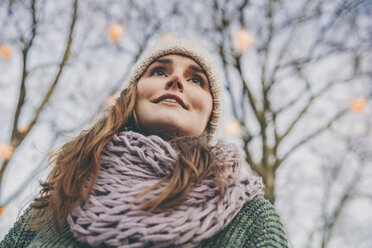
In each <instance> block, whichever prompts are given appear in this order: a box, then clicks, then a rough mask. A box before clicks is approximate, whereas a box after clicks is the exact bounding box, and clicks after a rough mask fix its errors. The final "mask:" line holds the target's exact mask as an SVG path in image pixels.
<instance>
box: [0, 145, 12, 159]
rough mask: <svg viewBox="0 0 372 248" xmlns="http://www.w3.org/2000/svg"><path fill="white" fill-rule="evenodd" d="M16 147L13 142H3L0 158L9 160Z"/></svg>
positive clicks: (0, 147) (0, 148)
mask: <svg viewBox="0 0 372 248" xmlns="http://www.w3.org/2000/svg"><path fill="white" fill-rule="evenodd" d="M13 151H14V148H13V146H12V145H11V144H3V145H1V146H0V158H2V159H4V160H9V159H10V158H11V157H12V155H13Z"/></svg>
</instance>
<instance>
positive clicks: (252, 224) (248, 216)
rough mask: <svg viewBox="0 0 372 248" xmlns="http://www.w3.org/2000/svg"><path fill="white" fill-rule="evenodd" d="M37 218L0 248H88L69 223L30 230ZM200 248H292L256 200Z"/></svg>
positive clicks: (22, 222) (27, 218)
mask: <svg viewBox="0 0 372 248" xmlns="http://www.w3.org/2000/svg"><path fill="white" fill-rule="evenodd" d="M33 216H34V215H33V210H32V209H31V208H28V209H27V210H26V211H25V213H24V214H23V215H22V216H21V217H20V219H19V220H18V221H17V222H16V223H15V225H14V227H13V228H11V229H10V231H9V233H8V234H7V235H6V236H5V238H4V240H3V241H1V242H0V247H1V248H8V247H9V248H10V247H11V248H13V247H14V248H22V247H28V248H31V247H33V248H36V247H43V248H44V247H45V248H47V247H50V248H52V247H53V248H56V247H60V248H62V247H63V248H76V247H79V248H80V247H88V246H87V245H83V244H81V243H79V241H77V240H76V239H75V238H74V236H73V234H72V233H71V232H70V230H69V225H68V223H67V222H66V223H65V225H64V226H63V229H62V232H61V233H60V234H55V235H53V234H50V232H49V231H50V230H51V229H50V228H51V227H48V226H47V227H44V228H43V229H41V230H39V231H36V232H35V231H32V230H30V229H29V226H30V223H31V222H32V218H33ZM198 247H218V248H222V247H231V248H232V247H234V248H240V247H241V248H243V247H244V248H245V247H288V242H287V239H286V234H285V232H284V228H283V225H282V224H281V222H280V218H279V215H278V214H277V212H276V211H275V209H274V207H273V206H272V205H271V204H270V202H269V201H267V200H265V199H264V198H262V197H256V198H254V199H253V200H252V201H250V202H249V203H247V204H246V205H245V206H244V207H243V208H242V210H241V211H240V212H239V213H238V215H237V216H236V217H235V218H234V219H233V220H232V221H231V223H230V224H229V225H228V226H227V227H226V228H224V229H223V230H222V231H221V232H219V233H217V234H216V235H215V236H213V237H212V238H210V239H208V240H204V241H203V242H201V243H200V244H199V246H198Z"/></svg>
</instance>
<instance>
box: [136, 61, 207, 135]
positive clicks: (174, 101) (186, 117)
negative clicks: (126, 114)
mask: <svg viewBox="0 0 372 248" xmlns="http://www.w3.org/2000/svg"><path fill="white" fill-rule="evenodd" d="M212 107H213V102H212V95H211V92H210V89H209V83H208V79H207V76H206V75H205V73H204V72H203V70H202V69H201V67H200V66H199V65H198V64H197V63H196V62H195V61H194V60H192V59H191V58H188V57H185V56H181V55H167V56H163V57H160V58H159V59H157V60H156V61H154V62H153V63H152V64H151V65H150V66H149V67H148V68H147V69H146V71H145V72H144V74H143V75H142V77H141V78H140V80H139V81H138V84H137V104H136V114H137V118H138V121H139V125H140V128H141V130H143V131H144V132H145V133H148V134H157V135H159V136H161V137H163V138H170V137H172V136H173V135H174V134H176V135H190V136H199V135H201V134H202V132H203V131H204V130H205V128H206V126H207V123H208V121H209V118H210V116H211V113H212Z"/></svg>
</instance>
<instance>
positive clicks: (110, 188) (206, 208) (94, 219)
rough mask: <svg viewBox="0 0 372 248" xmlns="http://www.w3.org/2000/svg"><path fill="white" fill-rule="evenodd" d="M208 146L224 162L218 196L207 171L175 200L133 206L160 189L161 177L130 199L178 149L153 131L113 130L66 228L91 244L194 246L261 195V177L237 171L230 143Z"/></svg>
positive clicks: (166, 169)
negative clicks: (149, 207) (161, 205)
mask: <svg viewBox="0 0 372 248" xmlns="http://www.w3.org/2000/svg"><path fill="white" fill-rule="evenodd" d="M213 152H214V153H215V155H216V156H217V157H218V158H225V164H224V165H227V166H228V168H229V169H228V170H226V176H227V177H226V178H228V184H227V185H228V186H227V188H226V191H225V195H224V197H223V200H221V201H219V193H218V186H217V183H216V181H215V179H214V178H213V176H210V177H207V178H206V179H205V180H204V181H203V182H202V183H201V184H199V185H196V186H195V187H193V189H192V190H191V192H190V194H189V195H188V197H187V198H186V200H185V201H184V202H183V203H182V204H180V205H179V206H177V207H174V208H169V209H166V210H154V211H144V210H140V209H139V208H138V205H139V203H140V201H142V200H147V199H152V198H153V197H154V196H156V195H158V194H160V193H161V192H162V191H163V190H164V189H165V187H166V184H165V183H164V184H162V185H160V186H159V187H158V188H156V189H155V190H153V191H151V192H149V193H148V194H146V195H145V196H143V197H142V198H140V200H139V201H137V202H136V203H132V201H133V200H134V198H135V197H136V196H137V195H138V194H139V193H141V192H142V191H143V190H145V189H146V188H148V187H150V186H152V185H154V184H156V183H157V182H158V181H159V180H160V179H161V178H163V177H164V176H165V175H167V174H169V173H170V172H171V171H172V167H173V165H174V163H175V161H176V158H177V152H176V151H175V150H174V149H173V148H172V147H171V146H170V144H169V143H168V142H166V141H164V140H162V139H161V138H160V137H158V136H148V137H146V136H144V135H142V134H139V133H135V132H132V131H126V132H121V133H118V134H116V135H114V136H113V138H112V139H111V140H110V141H109V142H108V143H107V145H106V147H105V149H104V151H103V152H102V155H101V163H102V166H101V171H100V174H99V177H98V179H97V181H96V183H95V186H94V187H93V190H92V192H91V194H90V196H89V198H88V200H87V201H86V202H84V203H83V204H82V205H80V206H79V207H77V208H76V209H74V210H73V211H72V212H71V213H70V215H69V216H68V223H69V224H70V229H71V231H72V232H73V234H74V236H75V237H76V238H77V239H78V240H79V241H80V242H82V243H88V244H89V245H91V246H93V247H97V246H100V245H103V244H105V245H109V246H115V247H166V246H171V245H174V246H177V247H194V246H196V245H197V244H198V243H200V242H201V241H202V240H204V239H207V238H210V237H212V236H213V235H215V234H217V233H218V232H219V231H221V230H222V229H223V228H224V227H225V226H227V225H228V224H229V223H230V222H231V220H232V219H233V218H234V217H235V216H236V214H237V213H238V212H239V210H240V209H241V208H242V207H243V205H244V204H245V203H247V202H249V201H250V200H251V199H253V198H254V197H255V196H257V195H260V196H262V195H263V184H262V180H261V178H258V177H255V176H251V175H247V174H246V175H242V173H240V172H241V171H240V168H239V166H240V164H241V163H240V158H239V155H238V152H237V150H236V147H235V146H232V145H218V147H215V148H214V149H213ZM219 161H223V160H220V159H219ZM217 166H223V165H222V164H217Z"/></svg>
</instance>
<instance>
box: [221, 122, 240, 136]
mask: <svg viewBox="0 0 372 248" xmlns="http://www.w3.org/2000/svg"><path fill="white" fill-rule="evenodd" d="M225 133H226V134H227V135H231V136H239V135H240V134H241V128H240V124H239V122H231V123H229V124H228V125H227V126H226V129H225Z"/></svg>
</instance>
